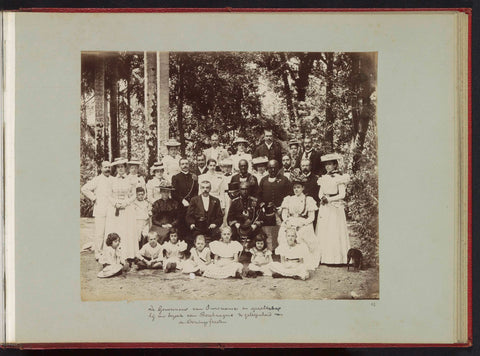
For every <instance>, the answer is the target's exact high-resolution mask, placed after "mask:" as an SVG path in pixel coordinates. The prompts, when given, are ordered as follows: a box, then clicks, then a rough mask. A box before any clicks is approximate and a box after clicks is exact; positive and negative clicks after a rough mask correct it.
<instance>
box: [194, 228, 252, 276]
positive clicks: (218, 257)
mask: <svg viewBox="0 0 480 356" xmlns="http://www.w3.org/2000/svg"><path fill="white" fill-rule="evenodd" d="M221 233H222V236H221V239H220V241H212V242H210V245H209V247H210V249H211V251H212V253H213V254H214V255H215V258H214V262H213V263H211V264H209V265H208V266H207V268H206V269H205V272H204V273H203V276H204V277H208V278H217V279H221V278H229V277H234V278H239V279H241V278H242V275H241V273H242V269H243V265H242V264H241V263H239V262H238V254H239V253H240V252H241V251H243V246H242V245H241V244H240V243H239V242H238V241H232V240H231V238H232V229H231V228H230V227H229V226H225V227H223V228H222V229H221Z"/></svg>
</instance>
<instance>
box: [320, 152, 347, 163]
mask: <svg viewBox="0 0 480 356" xmlns="http://www.w3.org/2000/svg"><path fill="white" fill-rule="evenodd" d="M342 159H343V158H342V156H341V155H340V154H338V153H329V154H326V155H323V156H322V157H320V160H321V161H322V162H328V161H337V162H340V161H341V160H342Z"/></svg>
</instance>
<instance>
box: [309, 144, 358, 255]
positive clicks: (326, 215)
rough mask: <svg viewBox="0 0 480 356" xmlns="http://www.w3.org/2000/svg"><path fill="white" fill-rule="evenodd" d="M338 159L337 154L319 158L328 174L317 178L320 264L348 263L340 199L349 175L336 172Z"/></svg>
mask: <svg viewBox="0 0 480 356" xmlns="http://www.w3.org/2000/svg"><path fill="white" fill-rule="evenodd" d="M341 158H342V157H341V156H340V155H339V154H336V153H332V154H328V155H325V156H322V157H321V160H322V162H323V163H324V165H325V169H326V170H327V173H326V174H324V175H323V176H321V177H320V178H319V179H318V184H319V185H320V190H319V193H318V196H319V198H320V208H319V211H318V218H317V229H316V235H317V236H318V238H319V241H320V263H323V264H345V263H347V253H348V250H349V249H350V240H349V237H348V230H347V219H346V217H345V203H344V200H343V199H344V198H345V191H346V184H347V183H348V182H349V180H350V176H349V175H348V174H342V173H340V172H339V171H338V161H339V160H341Z"/></svg>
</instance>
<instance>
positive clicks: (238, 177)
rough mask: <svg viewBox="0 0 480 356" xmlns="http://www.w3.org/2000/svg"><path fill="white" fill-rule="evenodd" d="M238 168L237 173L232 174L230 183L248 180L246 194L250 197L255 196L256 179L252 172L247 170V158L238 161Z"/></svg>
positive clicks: (256, 188)
mask: <svg viewBox="0 0 480 356" xmlns="http://www.w3.org/2000/svg"><path fill="white" fill-rule="evenodd" d="M238 169H239V173H237V174H235V175H233V176H232V179H231V180H230V182H231V183H241V182H248V184H249V185H250V186H249V190H248V195H250V196H252V197H256V196H257V192H258V180H257V178H256V177H255V176H254V175H253V174H251V173H249V172H248V162H247V160H245V159H241V160H240V161H239V162H238Z"/></svg>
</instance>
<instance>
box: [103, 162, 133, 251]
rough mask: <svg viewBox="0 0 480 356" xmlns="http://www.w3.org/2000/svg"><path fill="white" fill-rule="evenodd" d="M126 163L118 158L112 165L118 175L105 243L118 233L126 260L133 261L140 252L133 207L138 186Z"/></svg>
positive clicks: (112, 188) (115, 181) (106, 224)
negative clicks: (108, 237) (110, 235)
mask: <svg viewBox="0 0 480 356" xmlns="http://www.w3.org/2000/svg"><path fill="white" fill-rule="evenodd" d="M126 163H127V160H126V159H124V158H116V159H115V161H114V162H113V163H112V166H115V167H116V169H117V175H116V176H115V177H113V178H112V187H111V192H110V195H109V203H110V205H109V207H108V209H107V217H106V220H105V241H106V239H107V236H108V234H110V233H112V232H115V233H117V234H118V235H119V236H120V239H121V242H120V247H121V248H122V250H123V253H124V257H125V259H127V260H133V259H134V258H135V256H136V254H137V252H138V250H139V248H138V237H137V222H136V218H135V208H134V207H133V205H132V203H133V202H134V200H135V199H136V184H133V182H132V181H131V180H129V179H128V178H127V175H126V174H125V173H126ZM104 245H105V244H104Z"/></svg>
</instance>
